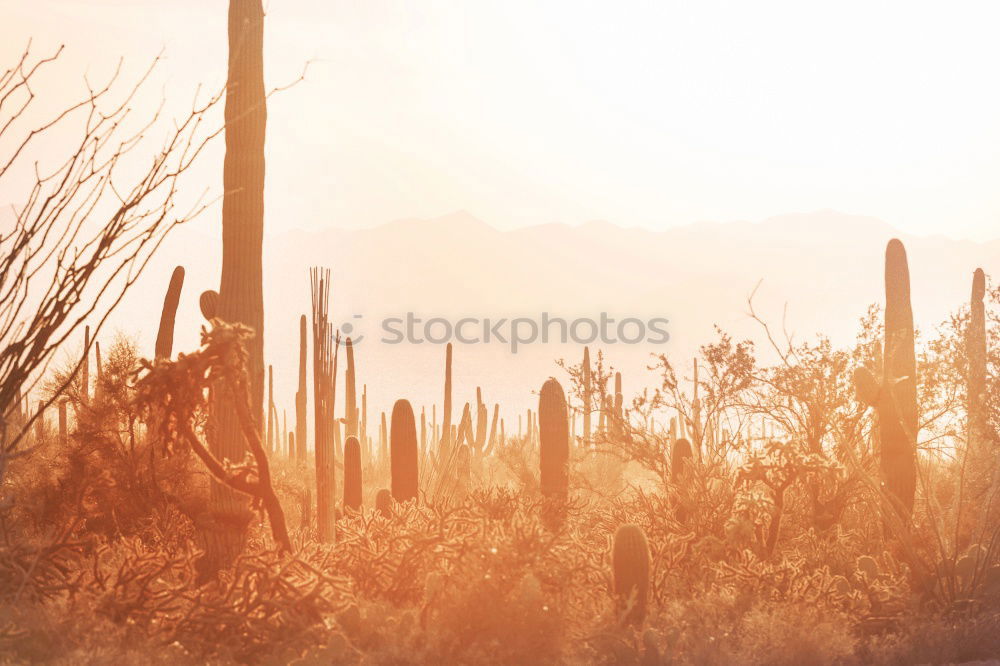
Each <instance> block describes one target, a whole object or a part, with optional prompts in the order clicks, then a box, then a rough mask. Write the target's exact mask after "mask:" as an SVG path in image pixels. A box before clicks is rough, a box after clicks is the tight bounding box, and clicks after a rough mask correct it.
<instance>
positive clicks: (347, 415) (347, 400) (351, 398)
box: [344, 338, 358, 437]
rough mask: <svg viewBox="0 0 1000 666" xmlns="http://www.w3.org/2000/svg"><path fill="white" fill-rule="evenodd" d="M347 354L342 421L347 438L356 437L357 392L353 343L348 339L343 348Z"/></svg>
mask: <svg viewBox="0 0 1000 666" xmlns="http://www.w3.org/2000/svg"><path fill="white" fill-rule="evenodd" d="M344 351H346V352H347V368H346V372H345V375H344V419H345V425H346V428H347V432H346V433H345V434H346V435H347V436H348V437H350V436H351V435H354V436H355V437H357V435H358V397H357V396H358V392H357V388H356V384H355V376H354V343H353V342H352V341H351V339H350V338H347V342H346V344H345V346H344Z"/></svg>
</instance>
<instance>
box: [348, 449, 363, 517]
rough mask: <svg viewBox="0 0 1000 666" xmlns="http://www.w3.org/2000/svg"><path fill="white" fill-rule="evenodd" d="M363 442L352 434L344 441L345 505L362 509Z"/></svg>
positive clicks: (354, 508)
mask: <svg viewBox="0 0 1000 666" xmlns="http://www.w3.org/2000/svg"><path fill="white" fill-rule="evenodd" d="M362 488H363V486H362V484H361V442H359V441H358V438H357V437H355V436H354V435H350V436H348V438H347V441H346V442H344V507H345V508H347V509H353V510H355V511H360V510H361V495H362Z"/></svg>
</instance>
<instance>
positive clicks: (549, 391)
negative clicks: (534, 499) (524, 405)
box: [538, 379, 569, 497]
mask: <svg viewBox="0 0 1000 666" xmlns="http://www.w3.org/2000/svg"><path fill="white" fill-rule="evenodd" d="M538 438H539V446H538V448H539V460H540V464H541V480H540V486H541V491H542V494H543V495H546V496H547V497H565V496H566V493H567V489H568V486H569V470H568V468H567V465H568V464H569V424H568V422H567V420H566V396H565V394H564V393H563V389H562V386H561V385H560V384H559V382H558V381H556V380H555V379H549V380H548V381H546V382H545V383H544V384H542V391H541V393H540V394H539V396H538Z"/></svg>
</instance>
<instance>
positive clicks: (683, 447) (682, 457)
mask: <svg viewBox="0 0 1000 666" xmlns="http://www.w3.org/2000/svg"><path fill="white" fill-rule="evenodd" d="M693 458H694V453H693V452H692V451H691V442H689V441H687V440H686V439H684V438H683V437H681V438H680V439H676V440H674V443H673V446H672V447H671V449H670V480H671V481H673V482H674V483H676V482H677V481H678V480H680V479H681V478H682V477H683V476H684V473H685V469H686V468H687V466H688V465H689V464H690V463H691V461H692V460H693Z"/></svg>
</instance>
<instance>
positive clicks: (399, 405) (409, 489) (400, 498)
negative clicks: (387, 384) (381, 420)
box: [390, 400, 420, 502]
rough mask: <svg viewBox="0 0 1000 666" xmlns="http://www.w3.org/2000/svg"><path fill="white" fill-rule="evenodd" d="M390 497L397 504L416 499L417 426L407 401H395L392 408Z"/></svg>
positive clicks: (417, 463)
mask: <svg viewBox="0 0 1000 666" xmlns="http://www.w3.org/2000/svg"><path fill="white" fill-rule="evenodd" d="M390 437H391V442H390V447H391V453H390V458H391V470H392V496H393V498H394V499H395V500H396V501H397V502H406V501H408V500H411V499H416V498H417V489H418V488H417V486H418V472H417V470H418V468H419V462H420V461H419V458H418V456H417V426H416V423H415V422H414V420H413V407H411V406H410V401H409V400H397V401H396V404H395V405H393V406H392V430H391V434H390Z"/></svg>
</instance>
